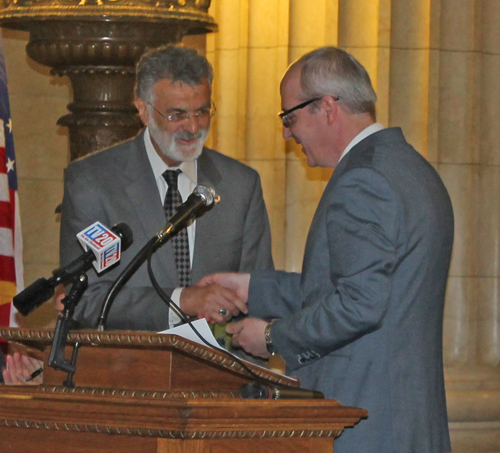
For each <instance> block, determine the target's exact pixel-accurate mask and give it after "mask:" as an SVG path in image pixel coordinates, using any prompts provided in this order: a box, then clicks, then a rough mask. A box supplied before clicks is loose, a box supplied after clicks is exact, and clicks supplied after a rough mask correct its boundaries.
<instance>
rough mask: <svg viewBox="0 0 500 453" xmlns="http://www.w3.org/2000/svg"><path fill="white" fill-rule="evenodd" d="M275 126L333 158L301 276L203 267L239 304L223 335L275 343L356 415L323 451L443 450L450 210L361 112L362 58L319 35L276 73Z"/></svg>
mask: <svg viewBox="0 0 500 453" xmlns="http://www.w3.org/2000/svg"><path fill="white" fill-rule="evenodd" d="M281 99H282V107H283V111H282V112H281V113H280V115H279V116H280V117H281V120H282V121H283V136H284V138H285V139H286V140H288V139H291V138H293V139H294V140H295V141H296V142H297V143H299V144H301V145H302V147H303V152H304V153H305V155H306V157H307V163H308V165H309V166H311V167H314V166H321V167H327V168H335V172H334V173H333V176H332V177H331V179H330V181H329V182H328V185H327V187H326V189H325V192H324V194H323V196H322V198H321V201H320V202H319V205H318V208H317V210H316V213H315V215H314V218H313V221H312V224H311V227H310V230H309V235H308V238H307V243H306V250H305V255H304V260H303V266H302V274H294V273H286V272H280V271H255V272H252V273H251V274H217V275H212V276H207V277H206V278H204V279H203V280H202V282H201V284H213V283H219V284H221V285H224V286H226V287H227V288H230V289H232V290H234V291H235V292H236V293H237V294H238V295H239V297H240V299H241V300H243V301H247V302H248V311H249V314H250V316H256V317H255V318H247V319H245V320H243V321H240V322H238V323H234V324H231V325H230V326H228V328H227V331H228V332H229V333H231V334H233V344H236V345H240V346H242V347H243V348H244V349H245V350H246V351H247V352H250V353H252V354H254V355H257V356H262V357H269V356H270V355H271V354H274V353H277V354H280V355H281V356H283V358H284V359H285V362H286V364H287V373H288V374H291V375H293V376H297V377H299V378H300V380H301V384H302V386H303V387H306V388H310V389H314V390H319V391H321V392H323V393H324V394H325V395H326V396H327V397H329V398H335V399H337V400H338V401H340V403H341V404H343V405H347V406H357V407H363V408H366V409H367V410H368V412H369V415H368V419H367V420H363V421H361V422H360V423H359V425H358V426H356V427H354V429H347V430H345V431H344V433H343V434H342V435H341V436H340V437H339V439H338V440H336V441H335V452H336V453H353V452H363V453H367V452H379V453H401V452H405V453H410V452H413V453H436V452H447V451H450V440H449V434H448V425H447V414H446V399H445V391H444V378H443V360H442V327H443V308H444V296H445V288H446V281H447V276H448V269H449V264H450V256H451V249H452V243H453V211H452V206H451V202H450V198H449V196H448V193H447V191H446V188H445V187H444V185H443V183H442V181H441V178H440V177H439V175H438V174H437V173H436V171H435V170H434V169H433V167H432V166H431V165H430V164H429V163H428V162H427V161H426V160H425V159H424V158H423V157H422V156H421V155H420V154H419V153H418V152H417V151H415V149H413V147H411V146H410V145H409V144H408V143H407V142H406V140H405V139H404V137H403V134H402V132H401V130H400V129H399V128H388V129H385V128H384V127H383V126H382V125H381V124H379V123H376V122H375V121H376V120H375V101H376V96H375V93H374V91H373V88H372V85H371V82H370V79H369V76H368V74H367V72H366V71H365V69H364V68H363V67H362V66H361V65H360V64H359V63H358V62H357V61H356V60H355V59H354V57H352V56H351V55H349V54H347V53H346V52H344V51H343V50H341V49H338V48H335V47H325V48H320V49H317V50H315V51H312V52H310V53H308V54H306V55H305V56H303V57H302V58H300V59H299V60H298V61H297V62H295V63H294V64H292V65H291V66H290V67H289V68H288V70H287V72H286V74H285V76H284V78H283V80H282V82H281Z"/></svg>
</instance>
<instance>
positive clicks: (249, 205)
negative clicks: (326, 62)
mask: <svg viewBox="0 0 500 453" xmlns="http://www.w3.org/2000/svg"><path fill="white" fill-rule="evenodd" d="M198 182H199V183H200V184H201V183H208V184H209V185H211V186H212V187H214V189H215V191H216V192H217V193H218V194H219V195H220V196H221V201H220V203H219V204H218V205H216V206H215V207H213V209H211V210H210V211H208V212H206V213H205V214H204V215H203V216H202V217H200V218H198V219H197V224H196V239H195V250H194V258H193V268H192V281H193V282H194V283H196V282H197V281H198V280H199V279H200V278H201V277H203V276H204V275H207V274H210V273H214V272H222V271H232V272H237V271H241V272H248V271H251V270H254V269H272V268H273V262H272V257H271V237H270V229H269V221H268V217H267V212H266V208H265V204H264V200H263V197H262V188H261V184H260V178H259V175H258V174H257V172H256V171H255V170H253V169H251V168H249V167H247V166H246V165H243V164H241V163H239V162H238V161H236V160H234V159H231V158H229V157H227V156H224V155H222V154H220V153H217V152H216V151H213V150H210V149H207V148H204V150H203V152H202V154H201V156H200V158H199V159H198ZM97 220H99V221H100V222H102V223H104V224H105V225H106V226H108V227H111V226H113V225H115V224H116V223H119V222H125V223H126V224H127V225H128V226H130V228H131V229H132V231H133V233H134V242H133V244H132V246H131V247H130V248H129V249H128V250H127V251H125V252H124V253H123V255H122V259H121V263H120V265H118V266H117V267H116V268H114V269H112V270H111V271H109V272H107V273H103V275H102V276H97V274H96V272H95V271H94V270H93V269H92V270H90V271H89V272H88V276H89V283H90V286H89V288H88V289H87V291H86V292H85V294H84V297H83V298H82V300H81V302H80V303H79V305H78V306H77V308H76V311H75V319H78V320H79V321H81V322H83V323H84V324H86V325H87V326H90V327H95V326H96V324H97V318H98V316H99V312H100V307H101V304H102V301H103V299H104V296H105V294H106V292H107V290H108V288H109V286H110V285H111V284H112V282H113V281H114V280H115V279H116V277H117V276H118V275H119V273H120V272H121V271H122V270H123V268H124V267H125V265H126V264H127V263H128V262H129V261H130V260H131V258H132V257H133V256H135V254H136V253H137V252H138V251H139V250H140V249H141V248H142V247H143V246H144V245H145V244H146V242H147V241H148V240H149V239H151V238H152V237H153V235H154V234H155V233H157V232H158V231H159V230H160V229H161V228H162V227H163V226H164V224H165V223H166V219H165V214H164V211H163V206H162V202H161V200H160V197H159V195H158V188H157V186H156V182H155V180H154V176H153V172H152V169H151V166H150V164H149V160H148V158H147V154H146V149H145V146H144V139H143V133H141V134H139V135H138V136H137V137H136V138H134V139H131V140H128V141H125V142H123V143H120V144H118V145H116V146H113V147H111V148H108V149H106V150H103V151H100V152H97V153H94V154H92V155H90V156H87V157H85V158H83V159H81V160H78V161H76V162H73V163H71V164H70V165H69V166H68V168H67V169H66V172H65V187H64V199H63V205H62V218H61V238H60V240H61V243H60V258H61V265H62V266H64V265H66V264H68V263H69V262H71V261H72V260H73V259H75V258H76V257H78V256H79V255H81V254H82V252H83V250H82V248H81V247H80V245H79V243H78V242H77V239H76V234H77V233H78V232H80V231H81V230H83V229H84V228H85V227H87V226H89V225H91V224H92V223H94V222H95V221H97ZM153 269H154V271H155V275H156V277H157V279H158V281H159V283H160V285H161V286H162V288H164V289H165V291H166V292H167V293H169V294H170V293H171V292H172V291H173V289H174V288H176V287H177V286H179V284H178V281H177V272H176V268H175V261H174V255H173V250H172V245H171V244H170V243H168V242H167V243H166V244H165V245H163V246H162V247H161V248H160V249H158V250H157V251H156V252H155V254H154V256H153ZM167 327H168V308H167V305H166V304H165V302H163V301H162V300H161V299H160V298H159V297H158V296H157V294H156V293H155V291H154V289H153V288H152V285H151V283H150V279H149V276H148V273H147V266H146V264H144V265H143V266H141V268H140V269H139V270H138V272H137V273H136V274H135V275H134V276H133V277H132V278H131V279H130V281H129V282H128V283H127V285H126V286H125V287H124V288H123V289H122V290H121V292H120V293H119V295H118V297H117V298H116V299H115V301H114V304H113V306H112V308H111V311H110V313H109V317H108V323H107V328H109V329H112V328H115V329H138V330H155V331H158V330H163V329H166V328H167Z"/></svg>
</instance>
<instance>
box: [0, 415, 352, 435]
mask: <svg viewBox="0 0 500 453" xmlns="http://www.w3.org/2000/svg"><path fill="white" fill-rule="evenodd" d="M0 426H5V427H7V428H24V429H40V430H50V431H74V432H79V433H81V432H86V433H99V434H114V435H122V436H123V435H125V436H140V437H154V438H164V439H165V438H166V439H183V440H191V439H254V438H259V439H260V438H285V437H295V438H301V437H306V438H309V437H338V436H340V434H341V433H342V431H343V429H324V430H323V429H322V430H295V429H294V430H290V431H287V430H259V431H232V430H229V429H224V430H220V431H210V432H207V431H192V432H186V431H180V430H177V431H173V430H161V429H160V430H156V429H149V428H128V427H118V428H117V427H115V426H106V425H82V424H71V423H47V422H36V421H30V420H6V419H3V420H2V419H0Z"/></svg>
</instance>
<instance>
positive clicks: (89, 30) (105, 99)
mask: <svg viewBox="0 0 500 453" xmlns="http://www.w3.org/2000/svg"><path fill="white" fill-rule="evenodd" d="M0 4H1V6H0V25H1V26H2V27H6V28H13V29H19V30H25V31H29V33H30V37H29V42H28V45H27V47H26V52H27V53H28V55H29V56H30V57H31V58H32V59H33V60H35V61H36V62H38V63H41V64H43V65H46V66H50V67H51V68H52V74H54V75H59V76H68V77H69V79H70V80H71V84H72V87H73V102H71V103H70V104H69V105H68V109H69V111H70V112H71V113H69V114H67V115H65V116H63V117H61V118H59V121H58V124H60V125H63V126H67V127H68V129H69V136H70V152H71V159H75V158H77V157H80V156H82V155H85V154H88V153H89V152H91V151H94V150H97V149H100V148H104V147H106V146H109V145H111V144H113V143H115V142H117V141H120V140H124V139H126V138H129V137H131V136H133V135H135V134H136V133H137V131H138V130H139V129H140V127H141V121H140V119H139V117H138V115H137V113H136V109H135V107H134V105H133V86H134V67H135V64H136V62H137V60H138V59H139V58H140V56H141V55H142V54H143V53H144V52H145V50H147V49H148V48H151V47H157V46H160V45H162V44H167V43H177V42H179V41H181V39H182V37H183V36H184V35H186V34H201V33H207V32H210V31H215V30H216V29H217V25H216V24H215V22H214V20H213V19H212V17H210V16H209V15H208V7H209V6H210V0H163V1H156V0H90V1H88V0H2V1H1V3H0Z"/></svg>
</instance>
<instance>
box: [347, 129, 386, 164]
mask: <svg viewBox="0 0 500 453" xmlns="http://www.w3.org/2000/svg"><path fill="white" fill-rule="evenodd" d="M382 129H385V127H384V126H383V125H382V124H380V123H373V124H370V125H369V126H368V127H367V128H365V129H363V130H362V131H361V132H360V133H359V134H358V135H356V137H354V138H353V139H352V140H351V142H350V143H349V144H348V145H347V146H346V148H345V149H344V152H343V153H342V156H340V159H339V162H340V161H341V160H342V158H343V157H344V156H345V155H346V154H347V153H348V152H349V151H350V150H351V149H352V148H354V147H355V146H356V145H357V144H358V143H359V142H361V141H362V140H364V139H365V138H366V137H368V136H370V135H372V134H374V133H375V132H378V131H381V130H382Z"/></svg>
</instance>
